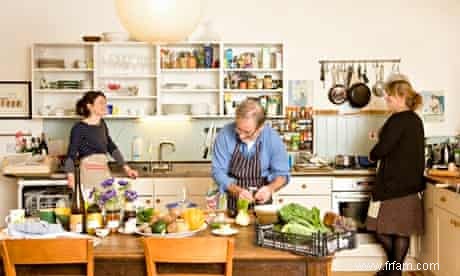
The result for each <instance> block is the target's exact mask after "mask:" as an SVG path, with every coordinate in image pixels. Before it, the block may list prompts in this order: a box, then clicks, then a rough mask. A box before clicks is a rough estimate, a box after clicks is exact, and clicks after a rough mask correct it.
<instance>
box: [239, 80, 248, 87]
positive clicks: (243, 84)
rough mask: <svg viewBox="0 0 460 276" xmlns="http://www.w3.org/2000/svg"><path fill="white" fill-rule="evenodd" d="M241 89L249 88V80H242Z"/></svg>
mask: <svg viewBox="0 0 460 276" xmlns="http://www.w3.org/2000/svg"><path fill="white" fill-rule="evenodd" d="M239 84H240V89H248V82H247V81H246V80H240V82H239Z"/></svg>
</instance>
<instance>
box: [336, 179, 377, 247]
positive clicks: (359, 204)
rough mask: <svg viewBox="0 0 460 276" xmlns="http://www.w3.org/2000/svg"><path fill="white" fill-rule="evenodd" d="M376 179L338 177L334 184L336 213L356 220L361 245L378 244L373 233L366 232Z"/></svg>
mask: <svg viewBox="0 0 460 276" xmlns="http://www.w3.org/2000/svg"><path fill="white" fill-rule="evenodd" d="M374 184H375V177H336V178H335V179H334V181H333V184H332V208H333V210H334V212H336V213H337V214H339V215H341V216H344V217H351V218H353V219H354V220H355V222H356V224H357V228H358V235H357V237H358V242H359V244H371V243H376V241H375V238H374V234H373V232H369V231H367V230H366V225H365V222H366V218H367V210H368V208H369V202H370V200H371V191H372V189H373V187H374Z"/></svg>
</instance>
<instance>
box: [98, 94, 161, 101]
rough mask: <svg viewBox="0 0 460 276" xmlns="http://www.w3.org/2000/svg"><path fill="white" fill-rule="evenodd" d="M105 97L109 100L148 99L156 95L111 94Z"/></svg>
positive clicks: (154, 97)
mask: <svg viewBox="0 0 460 276" xmlns="http://www.w3.org/2000/svg"><path fill="white" fill-rule="evenodd" d="M106 97H107V99H109V100H133V101H135V100H150V99H156V98H157V96H112V95H110V94H109V95H107V94H106Z"/></svg>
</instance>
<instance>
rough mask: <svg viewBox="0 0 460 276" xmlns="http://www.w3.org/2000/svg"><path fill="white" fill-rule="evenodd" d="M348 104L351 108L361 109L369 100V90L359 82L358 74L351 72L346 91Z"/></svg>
mask: <svg viewBox="0 0 460 276" xmlns="http://www.w3.org/2000/svg"><path fill="white" fill-rule="evenodd" d="M347 98H348V102H349V103H350V105H351V106H352V107H357V108H361V107H364V106H366V105H367V104H368V103H369V101H370V100H371V90H370V89H369V87H368V86H367V85H366V84H365V83H364V82H363V81H362V80H361V77H360V76H359V72H356V71H354V70H353V73H352V77H351V82H350V87H349V88H348V89H347Z"/></svg>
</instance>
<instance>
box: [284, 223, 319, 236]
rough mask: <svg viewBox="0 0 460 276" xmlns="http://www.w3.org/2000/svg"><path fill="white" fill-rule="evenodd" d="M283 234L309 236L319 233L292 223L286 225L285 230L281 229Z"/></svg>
mask: <svg viewBox="0 0 460 276" xmlns="http://www.w3.org/2000/svg"><path fill="white" fill-rule="evenodd" d="M281 232H283V233H290V234H297V235H305V236H308V235H311V234H313V233H316V232H317V231H315V230H314V228H312V227H307V226H304V225H302V224H299V223H295V222H292V223H288V224H285V225H284V226H283V228H281Z"/></svg>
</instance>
